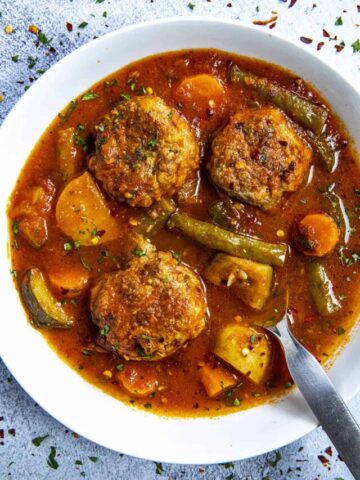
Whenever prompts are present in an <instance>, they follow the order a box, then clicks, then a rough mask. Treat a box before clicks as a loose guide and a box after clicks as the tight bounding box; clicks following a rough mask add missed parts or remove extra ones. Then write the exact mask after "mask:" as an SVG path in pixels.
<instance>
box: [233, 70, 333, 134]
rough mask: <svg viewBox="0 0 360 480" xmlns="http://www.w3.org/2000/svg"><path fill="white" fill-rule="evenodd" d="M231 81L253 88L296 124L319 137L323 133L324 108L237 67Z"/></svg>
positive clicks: (325, 115)
mask: <svg viewBox="0 0 360 480" xmlns="http://www.w3.org/2000/svg"><path fill="white" fill-rule="evenodd" d="M230 80H231V81H232V82H233V83H242V84H244V85H246V86H249V87H252V88H253V89H255V90H256V91H257V92H258V93H260V95H262V97H264V98H265V99H267V100H269V101H270V102H272V103H274V104H275V105H277V106H278V107H280V108H281V109H282V110H284V111H285V112H286V113H288V114H289V115H290V116H291V117H292V118H293V119H294V120H295V121H296V122H298V123H300V124H301V125H303V126H304V127H306V128H310V129H311V130H312V131H313V132H314V133H316V134H317V135H319V134H320V133H321V132H322V131H323V128H324V126H325V122H326V119H327V111H326V110H325V109H324V108H322V107H320V106H318V105H315V104H313V103H311V102H309V101H308V100H305V98H302V97H300V96H299V95H297V94H296V93H294V92H291V91H289V90H287V89H286V88H284V87H281V86H280V85H277V84H276V83H273V82H271V81H270V80H268V79H267V78H263V77H258V76H256V75H254V74H252V73H249V72H246V71H244V70H241V69H240V68H239V67H238V66H237V65H233V66H232V67H231V70H230Z"/></svg>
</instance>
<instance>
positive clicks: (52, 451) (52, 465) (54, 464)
mask: <svg viewBox="0 0 360 480" xmlns="http://www.w3.org/2000/svg"><path fill="white" fill-rule="evenodd" d="M55 456H56V448H55V447H50V454H49V457H48V460H47V464H48V465H49V467H50V468H53V469H54V470H56V469H57V468H58V466H59V464H58V462H57V461H56V460H55Z"/></svg>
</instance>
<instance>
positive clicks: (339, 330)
mask: <svg viewBox="0 0 360 480" xmlns="http://www.w3.org/2000/svg"><path fill="white" fill-rule="evenodd" d="M336 331H337V334H338V335H344V333H345V328H344V327H338V328H337V329H336Z"/></svg>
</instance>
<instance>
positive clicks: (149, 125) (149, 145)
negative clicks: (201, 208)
mask: <svg viewBox="0 0 360 480" xmlns="http://www.w3.org/2000/svg"><path fill="white" fill-rule="evenodd" d="M96 147H97V153H96V155H95V156H94V157H92V158H91V160H90V161H89V167H90V169H91V170H92V171H93V172H94V174H95V176H96V178H97V179H98V180H99V181H100V182H101V183H102V186H103V188H104V189H105V190H106V191H107V193H108V194H109V195H111V196H113V197H114V198H117V199H118V200H125V201H126V202H128V203H129V204H130V205H131V206H133V207H149V206H150V205H151V204H152V203H153V202H155V201H158V200H159V199H160V198H161V197H162V196H171V195H173V194H174V193H175V191H176V190H177V189H178V188H179V187H181V186H182V185H183V184H184V183H185V182H186V180H188V179H189V178H190V177H191V176H192V175H193V174H194V172H195V171H196V169H197V168H198V166H199V159H200V149H199V145H198V144H197V142H196V138H195V135H194V133H193V131H192V129H191V127H190V125H189V124H188V123H187V121H186V120H185V119H184V118H183V117H181V116H180V115H179V114H178V113H177V111H176V110H174V109H172V108H170V107H168V106H167V105H166V103H165V102H164V101H163V100H162V99H161V98H159V97H157V96H155V95H153V96H149V95H146V96H139V97H133V98H132V99H130V100H125V101H123V102H122V103H121V104H120V105H118V106H117V107H116V108H115V109H114V110H112V111H111V112H110V113H109V114H108V115H106V116H105V117H104V118H103V120H102V121H101V122H100V124H99V125H98V126H97V140H96Z"/></svg>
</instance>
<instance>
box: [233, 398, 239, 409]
mask: <svg viewBox="0 0 360 480" xmlns="http://www.w3.org/2000/svg"><path fill="white" fill-rule="evenodd" d="M233 405H234V407H239V406H240V400H239V399H238V398H237V397H236V398H234V400H233Z"/></svg>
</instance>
